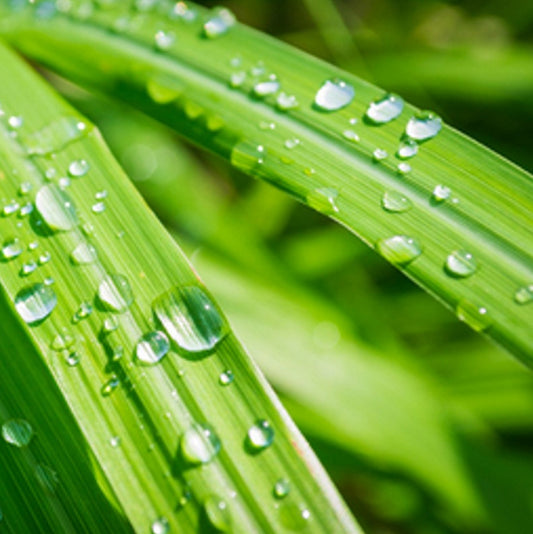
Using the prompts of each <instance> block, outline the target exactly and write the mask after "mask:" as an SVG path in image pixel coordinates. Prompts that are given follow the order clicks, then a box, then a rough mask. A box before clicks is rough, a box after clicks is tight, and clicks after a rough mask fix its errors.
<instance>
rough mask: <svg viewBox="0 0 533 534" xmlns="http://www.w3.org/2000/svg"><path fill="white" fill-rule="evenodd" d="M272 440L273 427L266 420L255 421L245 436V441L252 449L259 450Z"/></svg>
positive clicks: (266, 446)
mask: <svg viewBox="0 0 533 534" xmlns="http://www.w3.org/2000/svg"><path fill="white" fill-rule="evenodd" d="M273 442H274V429H273V428H272V427H271V426H270V423H269V422H268V421H265V420H264V419H261V420H259V421H257V422H256V423H255V424H254V425H253V426H252V427H251V428H250V429H249V430H248V434H247V436H246V443H247V445H248V447H250V448H251V449H252V450H254V451H261V450H263V449H266V448H268V447H270V445H272V443H273Z"/></svg>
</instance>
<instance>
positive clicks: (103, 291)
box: [98, 274, 134, 312]
mask: <svg viewBox="0 0 533 534" xmlns="http://www.w3.org/2000/svg"><path fill="white" fill-rule="evenodd" d="M98 298H99V299H100V302H101V303H102V304H103V305H104V306H105V307H106V308H107V309H109V310H111V311H117V312H122V311H125V310H127V309H128V308H129V307H130V306H131V305H132V303H133V300H134V298H133V291H132V289H131V286H130V283H129V282H128V279H127V278H126V277H125V276H123V275H121V274H110V275H107V276H106V277H105V278H104V279H103V280H102V281H101V282H100V285H99V286H98Z"/></svg>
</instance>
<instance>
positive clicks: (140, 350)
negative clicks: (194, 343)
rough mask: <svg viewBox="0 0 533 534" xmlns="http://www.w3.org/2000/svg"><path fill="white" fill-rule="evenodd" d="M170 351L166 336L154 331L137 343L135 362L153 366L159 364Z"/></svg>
mask: <svg viewBox="0 0 533 534" xmlns="http://www.w3.org/2000/svg"><path fill="white" fill-rule="evenodd" d="M169 350H170V343H169V341H168V338H167V336H166V335H165V334H164V333H163V332H160V331H159V330H156V331H154V332H149V333H148V334H145V335H144V336H143V337H142V338H141V339H140V340H139V342H138V343H137V347H136V348H135V355H136V357H137V360H138V361H139V362H140V363H141V364H144V365H155V364H157V363H159V362H160V361H161V360H162V359H163V358H164V357H165V356H166V355H167V353H168V351H169Z"/></svg>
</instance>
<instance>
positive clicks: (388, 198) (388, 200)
mask: <svg viewBox="0 0 533 534" xmlns="http://www.w3.org/2000/svg"><path fill="white" fill-rule="evenodd" d="M381 204H382V206H383V209H385V210H387V211H391V212H393V213H403V212H405V211H409V210H410V209H411V208H412V207H413V203H412V202H411V201H410V200H409V199H408V198H407V197H406V196H405V195H403V194H402V193H399V192H398V191H386V192H385V194H384V195H383V199H382V200H381Z"/></svg>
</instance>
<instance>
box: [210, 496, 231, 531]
mask: <svg viewBox="0 0 533 534" xmlns="http://www.w3.org/2000/svg"><path fill="white" fill-rule="evenodd" d="M204 510H205V514H206V516H207V519H208V520H209V522H210V523H211V525H212V526H213V527H214V528H215V529H216V530H217V532H229V531H230V530H231V514H230V511H229V507H228V504H227V503H226V501H225V500H224V499H221V498H220V497H219V496H218V495H210V496H209V497H207V499H206V500H205V502H204Z"/></svg>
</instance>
